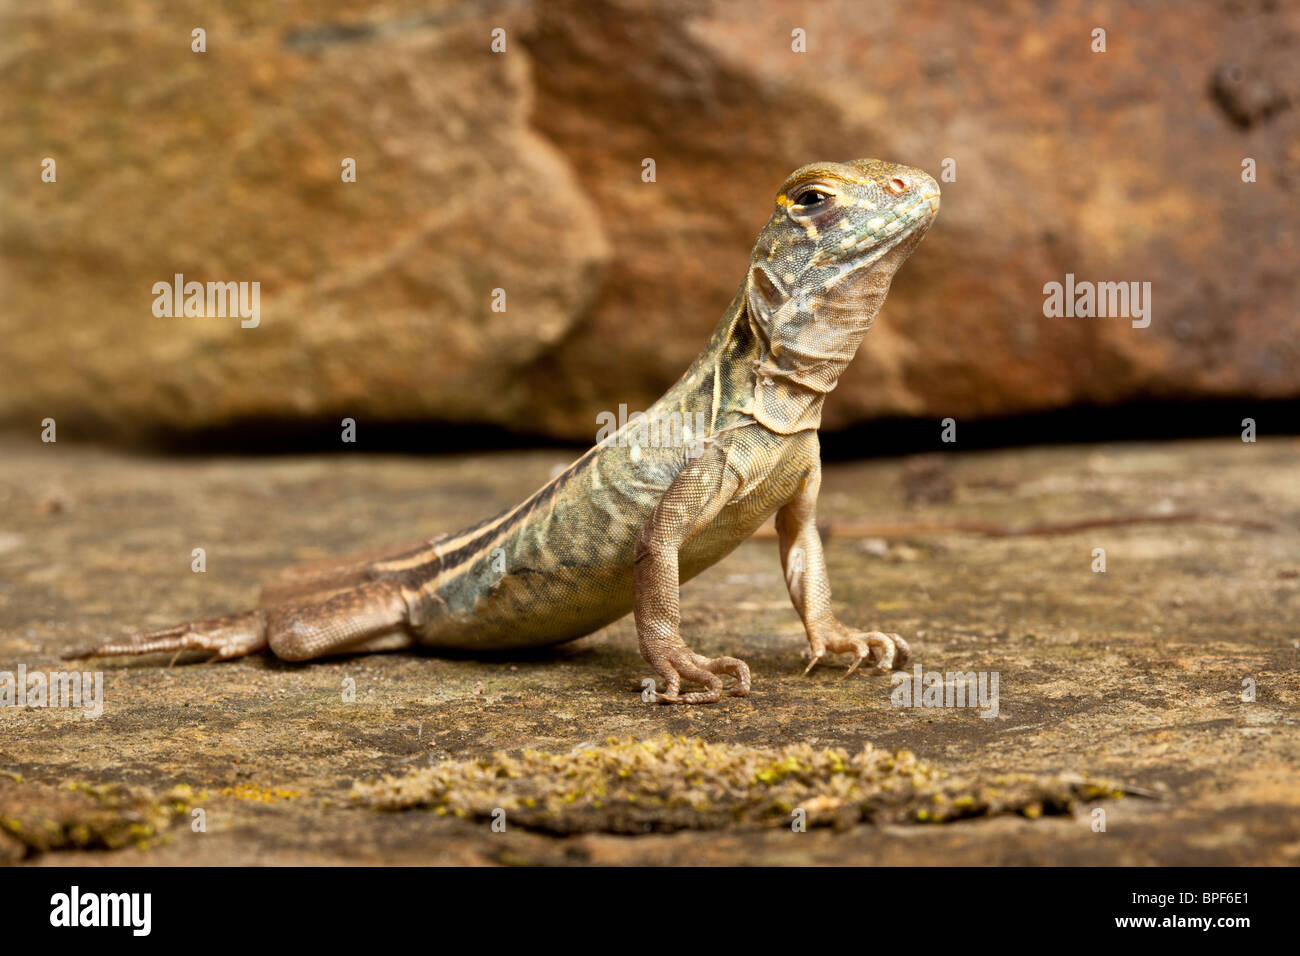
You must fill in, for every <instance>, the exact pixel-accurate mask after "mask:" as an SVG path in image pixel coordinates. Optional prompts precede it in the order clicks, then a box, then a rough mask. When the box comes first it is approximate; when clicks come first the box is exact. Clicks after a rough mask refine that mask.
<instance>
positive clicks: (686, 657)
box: [654, 647, 750, 704]
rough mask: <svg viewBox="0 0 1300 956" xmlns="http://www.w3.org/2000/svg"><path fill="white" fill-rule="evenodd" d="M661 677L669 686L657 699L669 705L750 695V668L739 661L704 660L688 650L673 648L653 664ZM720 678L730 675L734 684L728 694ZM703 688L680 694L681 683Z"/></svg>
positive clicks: (735, 659)
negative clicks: (684, 682)
mask: <svg viewBox="0 0 1300 956" xmlns="http://www.w3.org/2000/svg"><path fill="white" fill-rule="evenodd" d="M654 665H655V670H656V671H658V672H659V676H660V677H662V678H663V679H664V680H666V681H667V682H668V688H667V691H666V692H665V693H660V694H656V695H655V699H656V700H658V701H659V702H660V703H666V704H712V703H714V702H715V701H717V700H720V699H721V698H722V696H723V695H724V694H725V695H726V696H728V697H744V696H745V695H746V694H748V693H749V686H750V681H749V665H748V664H746V663H745V662H744V661H742V660H740V659H739V658H736V657H705V656H703V655H702V654H696V653H695V652H694V651H692V650H691V649H690V648H688V647H680V648H674V649H672V650H670V651H668V652H667V653H666V654H664V655H663V656H662V657H661V658H660V659H659V660H657V661H655V662H654ZM719 674H730V675H731V676H732V677H734V678H735V681H734V682H733V683H732V684H731V686H730V687H728V688H727V689H726V690H723V688H722V678H721V677H719V676H718V675H719ZM683 680H688V681H690V682H692V683H694V684H703V685H704V687H705V689H704V690H702V691H692V692H690V693H687V694H683V693H681V687H682V681H683Z"/></svg>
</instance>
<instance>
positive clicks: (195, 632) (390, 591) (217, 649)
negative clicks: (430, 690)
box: [63, 581, 414, 661]
mask: <svg viewBox="0 0 1300 956" xmlns="http://www.w3.org/2000/svg"><path fill="white" fill-rule="evenodd" d="M407 619H408V618H407V608H406V599H405V597H404V595H403V592H402V589H401V587H400V586H399V585H398V584H396V583H395V582H392V581H371V582H368V583H366V584H362V585H358V586H357V587H354V588H348V589H345V590H342V591H338V592H336V593H335V594H333V595H331V596H330V597H328V598H326V599H325V600H322V601H317V602H315V603H308V604H298V605H280V606H277V607H274V608H269V609H261V610H255V611H245V612H244V613H242V614H232V615H229V616H226V617H213V618H207V619H206V620H202V621H186V622H185V623H183V624H177V625H175V626H173V627H167V628H163V629H161V630H156V631H137V632H136V633H134V634H129V635H127V636H126V637H122V638H119V639H117V640H112V641H108V642H106V643H103V644H99V645H97V646H92V647H87V648H82V649H80V650H76V651H71V652H68V653H66V654H64V655H63V657H64V659H65V660H79V659H82V658H86V657H115V656H123V655H142V654H157V653H172V654H175V655H179V654H180V653H181V652H182V651H209V652H211V654H212V657H211V658H210V660H230V659H231V658H235V657H243V656H245V655H248V654H255V653H257V652H258V651H262V650H265V649H267V648H268V647H269V648H270V649H271V651H272V652H274V654H275V655H276V656H277V657H279V658H281V659H283V660H286V661H303V660H308V659H311V658H315V657H325V656H327V655H330V654H348V653H356V652H363V651H381V650H382V651H387V650H398V649H400V648H403V647H409V646H411V644H413V643H414V638H413V637H412V636H411V634H410V632H409V631H408V630H407V626H406V622H407ZM172 659H173V660H175V657H173V658H172Z"/></svg>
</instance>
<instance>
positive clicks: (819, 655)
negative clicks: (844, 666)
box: [803, 650, 826, 677]
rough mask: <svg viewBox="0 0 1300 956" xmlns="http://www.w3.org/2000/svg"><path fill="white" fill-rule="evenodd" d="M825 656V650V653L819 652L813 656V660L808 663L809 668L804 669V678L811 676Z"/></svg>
mask: <svg viewBox="0 0 1300 956" xmlns="http://www.w3.org/2000/svg"><path fill="white" fill-rule="evenodd" d="M825 655H826V652H825V651H824V650H823V651H818V652H817V653H815V654H813V655H812V659H811V660H809V661H808V666H807V667H805V668H804V669H803V676H804V677H807V676H808V675H809V674H811V673H812V669H813V668H814V667H816V666H817V665H818V664H820V663H821V659H822V658H823V657H824V656H825Z"/></svg>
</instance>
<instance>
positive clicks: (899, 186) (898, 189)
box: [889, 176, 910, 196]
mask: <svg viewBox="0 0 1300 956" xmlns="http://www.w3.org/2000/svg"><path fill="white" fill-rule="evenodd" d="M909 185H910V184H909V183H908V181H907V180H906V179H904V178H903V177H902V176H895V177H894V178H893V179H891V180H890V181H889V191H890V192H891V193H893V194H894V195H895V196H901V195H903V193H905V192H907V189H908V186H909Z"/></svg>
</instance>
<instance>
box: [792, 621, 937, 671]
mask: <svg viewBox="0 0 1300 956" xmlns="http://www.w3.org/2000/svg"><path fill="white" fill-rule="evenodd" d="M816 644H820V645H821V647H820V648H818V649H816V650H814V651H813V653H812V660H811V661H809V662H808V666H807V667H806V668H805V669H804V674H805V675H807V674H808V673H810V672H811V671H812V669H813V668H814V667H815V666H816V665H817V663H818V662H819V661H820V660H821V659H822V656H823V655H824V654H825V653H826V652H827V651H830V652H831V653H833V654H852V655H853V662H852V663H851V664H849V666H848V669H847V670H846V671H845V672H844V676H845V677H848V676H849V675H850V674H852V673H853V672H854V671H856V670H857V669H858V668H859V667H861V665H862V664H863V662H864V661H865V662H866V665H867V666H866V667H863V668H862V673H864V674H873V675H877V674H888V673H889V672H890V671H891V670H901V669H902V668H904V667H906V666H907V664H908V662H909V661H910V660H911V659H912V649H911V648H910V647H909V646H908V644H907V642H906V641H904V640H903V639H902V638H901V637H899V636H898V635H897V634H886V633H884V632H883V631H866V632H858V631H851V630H849V629H848V628H845V627H841V628H840V630H839V632H838V633H835V634H829V635H826V636H825V637H824V638H823V637H822V636H821V635H818V637H817V638H816ZM816 644H815V645H814V647H816Z"/></svg>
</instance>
